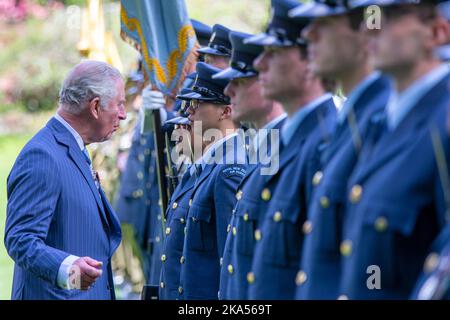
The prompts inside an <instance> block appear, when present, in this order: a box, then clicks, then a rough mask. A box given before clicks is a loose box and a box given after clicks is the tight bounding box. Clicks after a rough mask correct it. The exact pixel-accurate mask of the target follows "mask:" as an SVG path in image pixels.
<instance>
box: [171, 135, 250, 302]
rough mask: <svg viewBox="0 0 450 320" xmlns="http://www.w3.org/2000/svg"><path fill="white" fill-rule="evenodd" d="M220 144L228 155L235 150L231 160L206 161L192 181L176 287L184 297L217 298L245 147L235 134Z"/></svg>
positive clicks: (242, 167)
mask: <svg viewBox="0 0 450 320" xmlns="http://www.w3.org/2000/svg"><path fill="white" fill-rule="evenodd" d="M223 146H224V147H225V148H226V149H227V151H225V152H224V153H223V154H224V155H225V157H227V158H228V156H226V155H227V154H229V152H230V151H231V150H234V152H235V154H234V158H231V159H234V163H229V164H226V163H224V164H206V165H205V166H204V167H203V169H202V172H201V173H200V175H199V178H198V179H197V181H196V182H195V186H194V191H193V197H192V205H191V207H190V208H189V212H188V220H187V224H186V235H185V239H184V246H183V257H184V261H183V263H182V265H181V274H180V287H179V288H178V290H179V291H178V292H179V294H180V298H183V299H209V300H211V299H218V291H219V278H220V258H221V257H222V254H223V249H224V246H225V240H226V235H227V225H228V224H229V222H230V218H231V212H232V210H233V208H234V206H235V204H236V201H237V199H236V188H237V186H238V184H239V182H240V181H241V179H242V178H243V177H244V175H245V167H246V165H245V164H243V163H245V162H246V159H245V152H244V147H243V145H242V143H241V142H240V140H239V139H238V137H236V136H235V137H233V138H229V140H227V141H226V142H225V143H224V145H223ZM229 149H230V150H229ZM232 162H233V161H232Z"/></svg>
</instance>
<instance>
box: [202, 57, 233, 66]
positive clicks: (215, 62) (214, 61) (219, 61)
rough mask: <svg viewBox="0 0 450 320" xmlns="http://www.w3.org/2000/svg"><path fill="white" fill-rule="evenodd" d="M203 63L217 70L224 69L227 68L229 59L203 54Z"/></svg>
mask: <svg viewBox="0 0 450 320" xmlns="http://www.w3.org/2000/svg"><path fill="white" fill-rule="evenodd" d="M205 63H207V64H210V65H212V66H214V67H216V68H219V69H226V68H228V64H229V63H230V58H229V57H224V56H216V55H214V54H205Z"/></svg>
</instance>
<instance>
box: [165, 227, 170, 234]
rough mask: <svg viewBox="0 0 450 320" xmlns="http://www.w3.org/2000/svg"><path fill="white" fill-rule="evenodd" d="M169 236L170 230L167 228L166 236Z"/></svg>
mask: <svg viewBox="0 0 450 320" xmlns="http://www.w3.org/2000/svg"><path fill="white" fill-rule="evenodd" d="M169 234H170V228H169V227H167V228H166V235H169Z"/></svg>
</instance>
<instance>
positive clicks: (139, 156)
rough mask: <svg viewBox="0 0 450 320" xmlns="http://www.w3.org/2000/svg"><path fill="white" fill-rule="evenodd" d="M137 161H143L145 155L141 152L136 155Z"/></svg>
mask: <svg viewBox="0 0 450 320" xmlns="http://www.w3.org/2000/svg"><path fill="white" fill-rule="evenodd" d="M138 160H139V162H144V160H145V156H144V155H143V154H140V155H138Z"/></svg>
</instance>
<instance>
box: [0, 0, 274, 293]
mask: <svg viewBox="0 0 450 320" xmlns="http://www.w3.org/2000/svg"><path fill="white" fill-rule="evenodd" d="M186 5H187V7H188V11H189V16H190V17H191V18H194V19H197V20H199V21H201V22H203V23H206V24H208V25H210V26H212V25H213V24H215V23H220V24H223V25H225V26H227V27H229V28H230V29H234V30H239V31H243V32H249V33H256V32H260V31H262V29H263V26H264V24H265V23H266V22H267V19H268V17H269V12H268V5H269V0H245V1H242V0H186ZM119 12H120V4H119V1H112V0H110V1H108V0H103V1H102V0H66V1H63V0H61V1H56V0H0V239H1V244H0V299H9V298H10V293H11V283H12V274H13V262H12V260H11V259H10V258H9V256H8V254H7V253H6V250H5V247H4V244H3V238H4V225H5V215H6V179H7V176H8V174H9V171H10V170H11V167H12V165H13V164H14V161H15V159H16V157H17V155H18V153H19V152H20V150H21V149H22V147H23V146H24V144H25V143H26V142H27V141H28V140H29V139H30V138H31V137H32V136H33V135H34V134H35V133H36V132H37V131H38V130H39V129H40V128H41V127H42V126H44V125H45V123H46V122H47V121H48V119H49V118H50V117H51V116H52V115H53V114H54V112H55V110H56V102H57V99H58V90H59V87H60V85H61V82H62V80H63V78H64V76H65V74H66V72H67V71H68V70H69V69H70V68H71V67H73V66H74V65H75V64H77V63H78V62H79V61H80V60H81V59H82V58H83V57H89V58H93V59H98V60H103V61H107V62H109V63H111V64H113V65H114V66H116V67H117V68H119V69H120V70H121V71H122V73H123V75H124V77H128V76H129V75H130V74H132V73H133V72H134V70H136V69H137V59H138V53H137V52H136V51H135V50H134V49H133V48H132V47H131V46H129V45H128V44H127V43H125V42H123V40H122V39H121V38H120V17H119ZM130 112H135V111H133V110H130ZM130 119H133V117H130ZM130 121H131V120H130ZM123 125H124V127H131V124H130V123H126V122H125V123H123ZM128 131H129V130H127V129H126V128H123V130H122V131H121V132H119V133H118V137H116V138H115V139H114V140H113V141H110V142H105V143H103V144H102V145H101V146H92V149H93V150H94V152H95V151H96V149H98V150H99V151H98V153H101V154H102V155H101V156H99V157H97V159H100V160H98V161H97V167H98V168H97V169H98V170H99V171H100V173H101V172H102V170H103V175H104V177H102V178H103V181H106V183H107V185H105V189H108V190H107V191H108V192H109V194H110V197H113V196H114V194H115V193H114V191H115V190H116V189H117V184H118V178H119V173H117V172H118V170H117V168H116V167H117V163H118V161H117V159H116V152H117V147H116V146H115V143H119V144H120V141H121V138H126V135H127V133H128ZM120 135H122V137H121V136H120ZM117 141H119V142H117ZM92 149H91V151H92ZM105 153H106V154H108V153H109V158H111V159H114V161H106V159H107V158H108V157H106V156H105ZM108 166H109V167H108ZM102 167H103V168H102ZM105 176H106V177H105ZM105 178H106V179H105ZM104 184H105V183H104ZM111 200H113V199H111ZM119 298H120V295H119Z"/></svg>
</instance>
